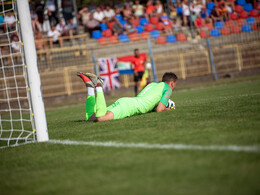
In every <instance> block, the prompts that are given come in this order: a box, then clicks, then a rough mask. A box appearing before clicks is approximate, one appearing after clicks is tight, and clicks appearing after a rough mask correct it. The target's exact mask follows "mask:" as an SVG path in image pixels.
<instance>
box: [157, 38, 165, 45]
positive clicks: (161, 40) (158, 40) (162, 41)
mask: <svg viewBox="0 0 260 195" xmlns="http://www.w3.org/2000/svg"><path fill="white" fill-rule="evenodd" d="M156 43H157V44H165V43H166V39H165V37H157V38H156Z"/></svg>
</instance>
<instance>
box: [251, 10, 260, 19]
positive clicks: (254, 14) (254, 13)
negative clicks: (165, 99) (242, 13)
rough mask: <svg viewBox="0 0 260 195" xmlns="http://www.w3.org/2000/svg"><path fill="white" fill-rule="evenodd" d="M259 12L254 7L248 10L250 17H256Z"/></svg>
mask: <svg viewBox="0 0 260 195" xmlns="http://www.w3.org/2000/svg"><path fill="white" fill-rule="evenodd" d="M258 15H259V14H258V11H257V10H256V9H253V10H251V11H250V16H252V17H257V16H258Z"/></svg>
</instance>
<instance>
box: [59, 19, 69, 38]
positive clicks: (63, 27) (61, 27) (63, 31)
mask: <svg viewBox="0 0 260 195" xmlns="http://www.w3.org/2000/svg"><path fill="white" fill-rule="evenodd" d="M56 30H57V31H59V33H60V36H66V34H67V33H66V30H67V27H66V25H65V24H64V22H63V21H62V20H60V21H59V23H58V24H57V26H56Z"/></svg>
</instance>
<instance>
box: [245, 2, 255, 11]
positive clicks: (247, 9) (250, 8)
mask: <svg viewBox="0 0 260 195" xmlns="http://www.w3.org/2000/svg"><path fill="white" fill-rule="evenodd" d="M244 10H245V11H247V12H250V11H251V10H253V6H252V4H251V3H247V4H245V5H244Z"/></svg>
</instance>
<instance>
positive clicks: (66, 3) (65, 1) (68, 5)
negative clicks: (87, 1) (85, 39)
mask: <svg viewBox="0 0 260 195" xmlns="http://www.w3.org/2000/svg"><path fill="white" fill-rule="evenodd" d="M72 12H73V2H72V0H62V13H63V17H64V19H65V22H66V23H68V22H69V20H71V19H72V18H73V15H72Z"/></svg>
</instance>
